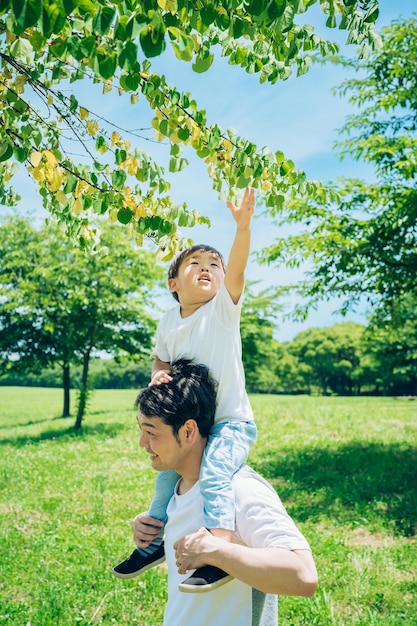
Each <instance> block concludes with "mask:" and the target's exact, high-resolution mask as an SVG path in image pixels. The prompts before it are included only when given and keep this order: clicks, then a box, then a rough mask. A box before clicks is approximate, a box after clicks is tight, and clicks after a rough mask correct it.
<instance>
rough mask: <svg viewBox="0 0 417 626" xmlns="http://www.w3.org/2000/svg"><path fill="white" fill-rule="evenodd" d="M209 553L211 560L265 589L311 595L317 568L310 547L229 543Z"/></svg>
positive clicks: (313, 589)
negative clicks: (250, 546) (302, 548)
mask: <svg viewBox="0 0 417 626" xmlns="http://www.w3.org/2000/svg"><path fill="white" fill-rule="evenodd" d="M224 543H225V544H226V545H223V546H222V548H221V550H218V551H217V552H215V553H213V554H212V555H210V564H211V565H215V566H216V567H220V569H223V570H224V571H226V572H227V573H228V574H231V575H232V576H234V577H235V578H238V579H239V580H241V581H242V582H244V583H246V584H247V585H250V586H251V587H254V588H255V589H259V591H263V592H264V593H274V594H277V595H286V596H312V595H313V593H314V592H315V590H316V587H317V571H316V567H315V565H314V561H313V558H312V555H311V552H310V551H309V550H287V549H285V548H274V547H269V548H248V547H247V546H242V545H238V544H233V543H226V542H224Z"/></svg>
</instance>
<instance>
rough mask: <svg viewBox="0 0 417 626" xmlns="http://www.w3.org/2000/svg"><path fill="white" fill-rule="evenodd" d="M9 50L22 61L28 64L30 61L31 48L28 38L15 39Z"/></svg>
mask: <svg viewBox="0 0 417 626" xmlns="http://www.w3.org/2000/svg"><path fill="white" fill-rule="evenodd" d="M10 51H11V53H12V55H13V56H14V57H16V58H17V59H20V60H22V61H23V62H24V63H27V64H30V63H31V62H32V54H33V48H32V45H31V43H30V41H29V40H28V39H20V38H19V39H16V41H14V42H13V43H12V45H11V46H10Z"/></svg>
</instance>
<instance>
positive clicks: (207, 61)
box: [192, 51, 214, 74]
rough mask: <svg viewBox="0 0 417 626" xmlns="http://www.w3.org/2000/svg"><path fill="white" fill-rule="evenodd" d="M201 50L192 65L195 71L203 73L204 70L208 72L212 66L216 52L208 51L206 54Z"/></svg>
mask: <svg viewBox="0 0 417 626" xmlns="http://www.w3.org/2000/svg"><path fill="white" fill-rule="evenodd" d="M200 52H201V51H200ZM200 52H199V53H198V55H197V58H196V60H195V62H194V63H193V65H192V68H193V70H194V72H196V73H197V74H202V73H203V72H206V71H207V70H208V69H209V68H210V66H211V64H212V63H213V60H214V54H207V53H206V52H205V53H204V54H200Z"/></svg>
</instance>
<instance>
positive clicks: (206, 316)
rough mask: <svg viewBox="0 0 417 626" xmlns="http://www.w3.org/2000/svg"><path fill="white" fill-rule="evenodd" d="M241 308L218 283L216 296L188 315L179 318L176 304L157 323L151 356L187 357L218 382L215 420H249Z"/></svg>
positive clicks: (172, 359) (172, 358)
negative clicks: (205, 367)
mask: <svg viewBox="0 0 417 626" xmlns="http://www.w3.org/2000/svg"><path fill="white" fill-rule="evenodd" d="M241 308H242V297H241V298H240V300H239V302H238V303H237V304H234V302H233V300H232V299H231V297H230V295H229V293H228V291H227V289H226V287H225V286H224V283H222V285H221V287H220V289H219V292H218V293H217V295H216V296H215V297H214V298H213V299H212V300H210V301H209V302H207V303H206V304H203V305H202V306H201V307H200V308H199V309H197V311H196V312H195V313H193V314H192V315H190V316H189V317H185V318H182V317H181V312H180V304H179V303H178V305H177V306H175V307H174V308H172V309H170V310H169V311H167V313H165V315H164V316H163V317H162V319H161V320H160V322H159V324H158V329H157V335H156V345H155V349H154V350H153V356H157V357H158V358H159V359H161V361H165V362H167V363H172V362H173V361H175V359H178V358H181V357H186V358H191V359H193V360H194V361H195V362H196V363H202V364H204V365H206V366H207V367H208V368H209V370H210V372H211V374H212V375H213V376H214V378H215V379H216V381H217V382H218V385H219V387H218V392H217V410H216V416H215V422H220V421H223V420H230V419H238V420H243V421H249V420H252V419H253V412H252V408H251V405H250V402H249V398H248V395H247V393H246V390H245V374H244V370H243V364H242V342H241V338H240V313H241Z"/></svg>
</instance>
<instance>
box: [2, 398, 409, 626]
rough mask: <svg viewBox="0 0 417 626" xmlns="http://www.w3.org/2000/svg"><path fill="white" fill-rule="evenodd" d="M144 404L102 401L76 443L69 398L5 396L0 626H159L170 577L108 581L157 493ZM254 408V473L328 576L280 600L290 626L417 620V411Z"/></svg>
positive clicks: (399, 403) (272, 402) (386, 405)
mask: <svg viewBox="0 0 417 626" xmlns="http://www.w3.org/2000/svg"><path fill="white" fill-rule="evenodd" d="M134 398H135V393H134V392H132V391H97V392H95V394H94V397H93V399H92V401H91V405H90V409H89V413H88V415H87V417H86V419H85V423H84V429H83V432H82V433H81V434H74V433H73V432H72V423H73V420H72V419H70V420H63V419H61V418H60V417H59V415H60V412H61V404H62V392H61V391H60V390H57V389H34V388H10V387H9V388H7V387H0V444H1V447H0V451H1V452H0V484H1V497H0V542H1V543H0V550H1V565H0V572H1V573H0V624H1V625H10V626H67V625H80V626H87V625H98V624H105V625H117V626H133V625H134V626H160V625H161V624H162V616H163V608H164V601H165V583H166V572H165V570H164V568H163V567H161V566H160V567H158V568H156V569H154V570H150V571H148V572H146V573H145V574H144V575H143V576H142V577H139V578H136V579H133V580H130V581H121V580H118V579H115V578H114V577H113V576H112V574H111V572H110V570H111V567H112V566H113V565H114V564H116V563H117V562H119V561H120V560H121V559H122V558H125V557H126V556H127V555H128V554H130V552H131V550H132V549H133V544H132V540H131V531H130V520H131V518H132V517H133V516H134V514H136V513H137V512H140V511H142V510H144V509H145V508H146V507H147V505H148V503H149V501H150V499H151V495H152V489H153V471H152V469H150V468H149V463H148V461H147V459H146V457H145V454H144V452H143V451H140V450H139V448H138V429H137V425H136V421H135V412H134V410H133V401H134ZM73 400H75V398H73ZM251 400H252V405H253V408H254V411H255V415H256V420H257V424H258V430H259V438H258V441H257V443H256V445H255V446H254V448H253V450H252V452H251V456H250V463H251V465H252V466H253V467H255V469H257V470H258V471H259V472H261V473H262V474H263V475H264V476H265V477H266V478H268V479H269V480H270V481H271V482H272V483H273V485H274V486H275V488H276V489H277V491H278V493H279V494H280V496H281V498H282V500H283V502H284V504H285V505H286V507H287V509H288V511H289V512H290V514H291V515H292V516H293V517H294V519H295V520H296V521H297V523H298V525H299V526H300V528H301V529H302V530H303V532H304V534H305V535H306V537H307V538H308V540H309V541H310V544H311V546H312V549H313V552H314V555H315V559H316V563H317V567H318V571H319V577H320V584H319V588H318V590H317V592H316V594H315V596H314V597H313V598H311V599H304V598H280V601H279V602H280V624H281V625H308V626H310V625H312V624H318V625H320V626H327V625H330V624H331V625H335V626H342V625H345V624H346V625H349V626H350V625H355V626H356V625H363V624H381V625H384V626H394V625H397V624H404V625H407V626H410V625H412V624H417V581H416V572H417V544H416V537H415V531H416V523H417V522H416V519H417V434H416V425H417V402H416V401H410V400H406V399H394V398H317V397H314V398H312V397H303V396H293V397H291V396H252V397H251ZM271 626H272V625H271Z"/></svg>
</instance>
